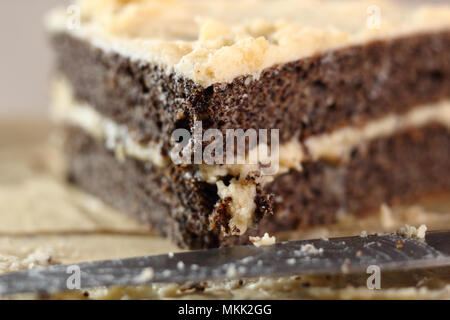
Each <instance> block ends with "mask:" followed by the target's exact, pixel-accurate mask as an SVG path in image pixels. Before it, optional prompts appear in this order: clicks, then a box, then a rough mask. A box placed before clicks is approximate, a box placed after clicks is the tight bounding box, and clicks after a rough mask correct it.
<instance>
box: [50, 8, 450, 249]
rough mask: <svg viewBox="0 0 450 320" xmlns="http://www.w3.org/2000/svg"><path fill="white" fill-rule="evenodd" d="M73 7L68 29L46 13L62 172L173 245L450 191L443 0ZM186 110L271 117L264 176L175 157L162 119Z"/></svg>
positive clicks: (230, 238) (210, 118) (237, 239)
mask: <svg viewBox="0 0 450 320" xmlns="http://www.w3.org/2000/svg"><path fill="white" fill-rule="evenodd" d="M77 5H79V6H80V9H81V11H80V12H81V25H80V28H70V29H67V16H66V13H65V11H61V10H55V11H54V12H52V13H51V14H50V15H49V18H48V21H47V22H48V23H47V24H48V28H49V31H50V34H51V40H52V44H53V46H54V48H55V51H56V55H57V70H58V76H57V80H56V81H55V83H54V88H53V90H52V91H53V105H54V108H53V115H54V118H55V119H56V120H57V121H58V122H60V123H62V124H63V127H64V128H65V131H66V134H65V136H66V142H65V152H66V154H67V155H68V157H67V158H68V160H67V164H68V176H69V178H70V180H71V181H73V182H75V183H76V184H78V185H80V186H82V187H83V188H84V189H85V190H88V191H89V192H91V193H93V194H95V195H97V196H99V197H100V198H102V199H104V200H105V201H107V202H108V203H110V204H113V205H114V206H115V207H117V208H119V209H121V210H122V211H124V212H127V213H129V214H132V215H133V216H135V217H138V218H139V219H140V220H142V221H144V222H146V223H148V224H149V225H152V226H154V227H155V228H156V229H157V230H159V232H161V233H162V234H164V235H167V236H169V237H171V238H172V239H174V240H175V242H176V243H177V244H179V245H180V246H183V247H189V248H201V247H216V246H221V245H233V244H237V243H248V242H249V236H255V237H257V236H259V237H262V236H263V235H264V233H265V232H269V233H270V234H271V235H272V234H276V233H278V232H280V231H285V230H291V229H296V228H302V227H308V226H311V225H315V224H326V223H329V222H332V221H334V220H335V218H336V215H337V213H338V212H340V211H342V210H350V211H351V212H354V213H357V214H363V213H366V212H370V211H371V210H374V209H376V208H378V207H379V206H380V205H381V204H382V203H395V202H402V201H407V200H410V199H414V198H417V197H419V196H422V195H425V194H429V193H442V192H447V191H449V190H450V186H449V183H448V181H450V179H448V177H449V176H450V168H449V163H450V161H449V160H450V154H449V149H450V148H449V147H448V146H449V145H450V142H449V127H450V101H449V98H450V60H449V59H450V57H449V55H448V52H449V50H450V29H449V21H450V19H448V17H450V7H449V6H448V5H445V4H436V5H431V4H429V5H425V6H412V5H406V4H401V3H400V2H397V1H376V3H372V2H371V3H368V2H367V3H366V2H365V1H351V0H350V1H344V2H339V3H337V2H335V1H319V0H307V1H294V0H288V1H287V2H286V3H283V5H282V6H280V5H279V4H278V3H277V2H275V1H250V0H248V1H247V0H244V1H239V2H234V1H233V2H230V1H217V3H215V5H214V6H211V5H210V4H209V3H207V2H206V1H203V0H194V1H181V0H180V1H157V0H140V1H139V0H136V1H118V0H117V1H113V0H109V1H106V0H104V1H101V0H88V1H79V2H78V3H77ZM294 9H295V10H294ZM373 10H375V13H376V12H378V13H380V14H381V16H380V18H381V20H379V21H378V22H381V24H380V25H378V26H372V25H369V24H370V23H369V22H370V21H371V23H372V22H374V21H373V20H371V19H369V20H367V19H368V14H369V13H371V12H372V13H373ZM377 10H378V11H377ZM344 13H345V14H344ZM343 17H345V18H343ZM372 18H373V17H372ZM324 21H326V24H325V23H324ZM375 22H376V21H375ZM196 121H202V125H203V130H207V129H209V128H214V129H219V130H221V131H222V132H225V130H226V129H237V128H239V129H248V128H254V129H261V128H263V129H280V142H281V146H280V170H279V172H278V174H277V175H275V176H261V174H260V173H261V168H260V166H259V165H253V166H252V165H205V164H203V165H188V166H177V165H175V164H173V163H172V162H171V161H170V158H169V156H168V155H169V152H170V150H171V148H172V147H173V145H172V141H171V140H170V137H171V134H172V132H173V131H174V130H175V129H179V128H183V129H187V130H189V131H190V132H191V133H192V132H193V130H194V123H195V122H196ZM261 147H262V148H263V147H267V146H264V145H262V146H258V148H261ZM255 150H256V149H255ZM255 150H250V151H249V152H254V151H255ZM256 151H257V150H256Z"/></svg>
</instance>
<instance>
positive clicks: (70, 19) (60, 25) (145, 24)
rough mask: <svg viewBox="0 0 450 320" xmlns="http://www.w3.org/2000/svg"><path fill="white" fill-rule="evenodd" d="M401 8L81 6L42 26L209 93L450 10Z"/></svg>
mask: <svg viewBox="0 0 450 320" xmlns="http://www.w3.org/2000/svg"><path fill="white" fill-rule="evenodd" d="M407 2H408V1H388V0H347V1H334V0H326V1H321V0H283V2H282V3H280V1H264V0H239V1H229V0H215V1H214V2H213V3H211V1H210V0H127V1H123V0H79V1H76V2H75V3H76V6H75V7H70V8H69V9H72V10H69V11H68V10H65V9H61V10H55V11H53V12H52V13H51V14H50V15H49V17H48V19H47V27H48V29H49V30H50V31H53V32H61V31H67V32H69V33H70V34H72V35H74V36H76V37H79V38H81V39H85V40H87V41H88V42H90V43H92V44H93V45H94V46H97V47H99V48H101V49H103V50H105V51H106V52H117V53H119V54H121V55H124V56H126V57H130V58H131V59H133V60H142V61H147V62H150V63H153V64H157V65H159V66H161V67H163V68H164V69H166V70H167V72H168V73H170V72H175V73H177V74H179V75H180V76H183V77H185V78H188V79H191V80H193V81H194V82H196V83H198V84H200V85H202V86H204V87H207V86H209V85H211V84H214V83H221V82H231V81H232V80H233V79H234V78H236V77H238V76H241V75H253V76H254V77H256V78H257V77H259V75H260V73H261V72H262V70H264V69H266V68H269V67H272V66H274V65H276V64H282V63H286V62H290V61H295V60H298V59H301V58H304V57H307V56H311V55H314V54H317V53H321V52H325V51H328V50H332V49H336V48H340V47H345V46H349V45H353V44H361V43H367V42H369V41H371V40H375V39H381V38H384V39H385V38H391V37H398V36H402V35H406V34H413V33H420V32H426V31H433V30H445V29H448V28H450V5H448V4H445V3H440V4H425V5H423V4H422V5H420V4H408V3H407Z"/></svg>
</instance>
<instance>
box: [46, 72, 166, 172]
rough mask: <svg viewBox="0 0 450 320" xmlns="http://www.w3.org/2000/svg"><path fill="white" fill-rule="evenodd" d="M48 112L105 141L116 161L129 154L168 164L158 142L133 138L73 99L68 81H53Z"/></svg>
mask: <svg viewBox="0 0 450 320" xmlns="http://www.w3.org/2000/svg"><path fill="white" fill-rule="evenodd" d="M51 114H52V117H53V119H54V120H55V121H56V122H63V123H68V124H72V125H74V126H77V127H80V128H82V129H83V130H84V131H85V132H87V133H88V134H90V135H91V136H93V137H95V138H96V139H99V140H103V141H105V147H106V148H107V149H108V150H110V151H114V152H115V154H116V157H117V159H118V160H120V161H123V160H125V158H127V157H129V158H134V159H137V160H140V161H144V162H150V163H152V164H154V165H156V166H158V167H164V166H166V165H167V164H168V159H167V158H166V157H164V156H163V155H162V154H161V148H162V143H151V142H150V143H147V144H141V143H139V142H137V141H136V139H134V138H133V136H132V135H131V133H130V132H129V130H128V128H127V127H126V126H124V125H120V124H117V123H116V122H114V121H112V120H110V119H107V118H105V117H104V116H102V115H100V114H99V113H98V112H97V111H96V110H95V109H94V108H93V107H92V106H90V105H88V104H86V103H80V102H77V101H75V99H74V97H73V93H72V90H71V88H70V85H69V84H68V83H67V81H65V80H63V79H59V80H57V81H55V82H54V83H53V88H52V110H51Z"/></svg>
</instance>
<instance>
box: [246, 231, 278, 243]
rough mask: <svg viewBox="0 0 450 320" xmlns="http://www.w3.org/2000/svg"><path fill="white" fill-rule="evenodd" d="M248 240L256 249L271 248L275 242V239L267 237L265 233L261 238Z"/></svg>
mask: <svg viewBox="0 0 450 320" xmlns="http://www.w3.org/2000/svg"><path fill="white" fill-rule="evenodd" d="M249 239H250V242H251V243H253V244H254V245H255V246H256V247H261V246H271V245H273V244H275V242H276V238H275V237H274V236H272V237H271V236H269V234H268V233H267V232H266V233H265V234H264V236H263V237H249Z"/></svg>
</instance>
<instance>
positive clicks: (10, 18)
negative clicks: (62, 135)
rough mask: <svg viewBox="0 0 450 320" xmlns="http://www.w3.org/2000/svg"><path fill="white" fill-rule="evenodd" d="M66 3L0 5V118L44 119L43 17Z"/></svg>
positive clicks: (41, 0)
mask: <svg viewBox="0 0 450 320" xmlns="http://www.w3.org/2000/svg"><path fill="white" fill-rule="evenodd" d="M67 2H69V1H67V0H1V1H0V39H1V59H0V117H1V118H4V117H5V116H9V117H19V116H22V117H23V116H30V117H45V116H46V109H47V105H48V102H47V92H48V90H47V86H48V79H49V77H50V70H51V60H52V58H51V52H50V49H49V46H48V41H47V38H46V34H45V30H44V26H43V17H44V14H45V13H46V12H47V11H48V10H49V9H50V8H52V7H54V6H57V5H65V4H66V3H67Z"/></svg>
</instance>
